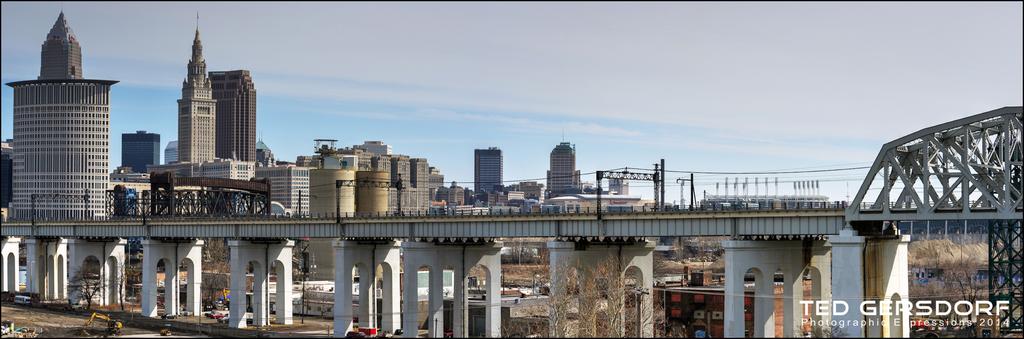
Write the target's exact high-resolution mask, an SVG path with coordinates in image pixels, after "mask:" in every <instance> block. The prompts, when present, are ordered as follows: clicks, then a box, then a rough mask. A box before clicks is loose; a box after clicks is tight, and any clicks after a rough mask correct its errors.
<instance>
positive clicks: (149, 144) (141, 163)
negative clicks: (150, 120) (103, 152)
mask: <svg viewBox="0 0 1024 339" xmlns="http://www.w3.org/2000/svg"><path fill="white" fill-rule="evenodd" d="M159 164H160V135H159V134H156V133H146V131H136V132H135V133H122V134H121V166H122V167H131V169H132V171H133V172H136V173H145V172H146V168H147V167H149V165H159Z"/></svg>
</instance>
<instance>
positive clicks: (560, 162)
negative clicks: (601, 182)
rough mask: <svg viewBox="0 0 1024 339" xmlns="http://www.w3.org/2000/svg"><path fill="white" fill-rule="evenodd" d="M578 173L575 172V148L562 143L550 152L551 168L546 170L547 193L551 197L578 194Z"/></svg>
mask: <svg viewBox="0 0 1024 339" xmlns="http://www.w3.org/2000/svg"><path fill="white" fill-rule="evenodd" d="M579 189H580V171H577V170H576V147H575V146H573V145H572V144H570V143H568V142H562V143H560V144H558V146H555V148H554V149H553V150H551V167H550V169H549V170H548V192H549V193H550V195H551V197H554V196H558V195H561V194H567V193H578V192H579Z"/></svg>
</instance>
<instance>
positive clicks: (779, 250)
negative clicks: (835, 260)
mask: <svg viewBox="0 0 1024 339" xmlns="http://www.w3.org/2000/svg"><path fill="white" fill-rule="evenodd" d="M722 247H724V248H725V258H724V259H725V284H726V285H725V336H726V337H744V336H745V335H746V331H747V330H748V326H747V325H746V320H745V314H744V313H745V305H747V303H746V300H747V299H751V298H752V300H753V313H754V316H753V320H754V321H753V324H752V326H750V328H751V329H750V330H751V331H752V336H753V337H755V338H774V337H775V336H776V331H775V324H776V320H775V319H776V317H777V316H779V315H778V314H776V312H775V302H776V299H777V296H776V294H775V287H776V282H777V280H776V275H777V274H781V275H782V279H781V280H782V281H781V282H782V295H781V299H782V302H783V308H782V309H783V314H781V316H782V317H783V320H784V321H783V323H782V335H783V337H803V336H804V313H805V312H804V307H803V306H802V305H801V304H800V301H801V300H803V298H804V286H803V282H804V275H805V274H810V276H811V277H812V281H811V283H812V299H814V300H815V301H817V300H829V299H830V298H831V288H829V287H826V286H830V285H831V281H833V280H832V270H831V268H830V267H829V264H830V263H829V260H828V256H829V253H828V247H827V245H826V243H825V242H824V241H820V240H727V241H723V242H722ZM748 274H749V275H752V276H753V278H754V289H753V293H752V295H748V294H747V289H746V287H745V281H744V280H745V276H747V275H748ZM812 309H813V308H812ZM809 318H810V319H813V318H814V317H809Z"/></svg>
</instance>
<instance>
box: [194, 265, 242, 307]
mask: <svg viewBox="0 0 1024 339" xmlns="http://www.w3.org/2000/svg"><path fill="white" fill-rule="evenodd" d="M202 278H203V283H202V285H200V286H201V288H202V291H201V292H200V293H201V294H202V296H201V297H200V298H201V299H202V300H203V304H204V305H213V304H215V303H216V301H217V298H220V297H223V296H224V291H225V290H227V289H229V288H231V275H230V274H228V273H221V272H203V273H202ZM236 294H237V293H236ZM241 296H242V297H243V298H244V297H245V294H241Z"/></svg>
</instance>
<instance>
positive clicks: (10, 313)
mask: <svg viewBox="0 0 1024 339" xmlns="http://www.w3.org/2000/svg"><path fill="white" fill-rule="evenodd" d="M0 312H2V313H0V319H3V320H10V321H13V322H14V326H15V327H29V328H35V329H36V332H37V333H39V336H38V338H67V337H79V338H81V337H86V336H83V333H82V332H81V329H82V328H83V325H85V322H86V321H88V320H89V317H86V316H79V315H76V314H62V313H58V312H56V311H49V310H44V309H39V308H30V307H23V306H17V305H10V304H6V303H5V304H3V306H2V309H0ZM105 326H106V322H104V321H101V320H97V321H95V322H93V325H92V326H90V332H92V333H96V334H102V333H103V331H104V329H105ZM122 333H123V334H124V335H140V336H159V335H160V334H159V333H157V332H154V331H151V330H144V329H139V328H132V327H129V326H125V328H124V329H122ZM98 336H99V335H96V337H98Z"/></svg>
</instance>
